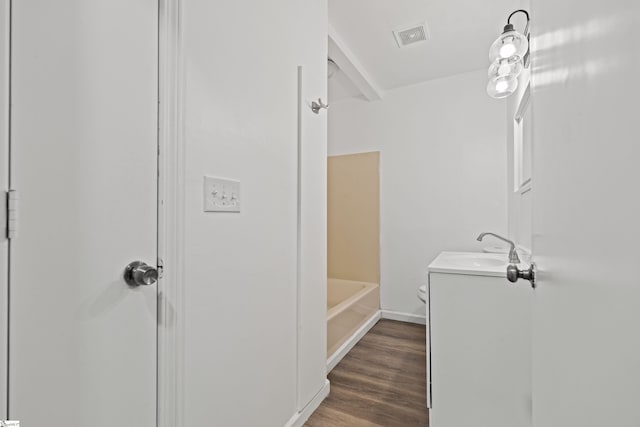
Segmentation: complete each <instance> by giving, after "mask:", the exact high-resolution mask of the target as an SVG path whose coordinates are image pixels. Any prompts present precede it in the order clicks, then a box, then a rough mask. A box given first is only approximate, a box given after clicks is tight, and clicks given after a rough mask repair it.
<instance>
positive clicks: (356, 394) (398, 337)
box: [305, 320, 429, 427]
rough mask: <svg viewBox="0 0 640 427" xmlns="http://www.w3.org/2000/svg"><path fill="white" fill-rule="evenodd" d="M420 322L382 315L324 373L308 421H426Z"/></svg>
mask: <svg viewBox="0 0 640 427" xmlns="http://www.w3.org/2000/svg"><path fill="white" fill-rule="evenodd" d="M425 357H426V355H425V327H424V326H421V325H414V324H410V323H403V322H395V321H393V320H381V321H380V322H378V324H377V325H376V326H374V327H373V329H372V330H371V331H370V332H369V333H368V334H367V335H366V336H365V337H364V338H362V340H361V341H360V342H359V343H358V344H357V345H356V346H355V347H354V348H353V350H351V352H350V353H349V354H348V355H347V356H346V357H345V358H344V359H342V361H341V362H340V363H339V364H338V366H336V367H335V368H334V369H333V371H331V373H330V374H329V381H330V382H331V394H330V395H329V397H328V398H327V399H326V400H325V401H324V402H322V405H320V407H319V408H318V410H317V411H316V412H315V413H314V414H313V415H312V416H311V418H310V419H309V421H307V423H306V424H305V426H308V427H343V426H344V427H360V426H382V427H413V426H428V425H429V415H428V412H427V406H426V372H425V370H426V363H425Z"/></svg>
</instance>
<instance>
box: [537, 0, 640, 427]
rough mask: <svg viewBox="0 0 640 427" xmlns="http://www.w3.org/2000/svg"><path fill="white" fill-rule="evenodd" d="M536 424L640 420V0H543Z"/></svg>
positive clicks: (563, 426) (584, 425)
mask: <svg viewBox="0 0 640 427" xmlns="http://www.w3.org/2000/svg"><path fill="white" fill-rule="evenodd" d="M531 16H532V25H533V37H534V40H533V58H532V61H533V77H532V78H533V80H532V96H533V139H534V145H533V150H534V154H533V156H534V157H533V159H534V162H533V168H534V169H533V176H534V180H535V187H534V203H533V250H534V254H535V260H536V262H537V264H538V267H539V274H538V278H539V279H538V287H537V289H536V290H535V296H534V298H535V301H534V321H533V335H534V337H533V419H534V425H535V426H536V427H574V426H575V427H578V426H579V427H602V426H611V427H614V426H615V427H632V426H633V427H637V426H639V425H640V409H639V408H640V403H639V402H640V333H639V331H640V277H639V276H638V274H637V270H638V265H640V189H639V188H638V187H639V186H640V136H639V134H638V120H639V113H640V109H639V108H638V102H639V100H640V81H639V79H638V76H640V37H639V36H638V28H639V26H640V2H638V1H636V0H609V1H606V2H605V1H599V0H589V1H585V0H563V1H557V0H533V1H532V15H531Z"/></svg>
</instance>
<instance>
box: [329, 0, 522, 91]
mask: <svg viewBox="0 0 640 427" xmlns="http://www.w3.org/2000/svg"><path fill="white" fill-rule="evenodd" d="M520 3H521V0H329V24H330V26H331V27H333V30H334V31H335V33H336V34H337V35H339V36H340V38H341V39H342V41H343V42H344V44H345V45H346V46H348V48H349V50H350V51H351V53H352V54H353V55H355V56H356V57H357V61H358V62H359V63H360V64H361V65H362V67H363V68H364V69H365V70H366V72H367V74H368V76H369V78H370V79H371V80H373V83H374V85H376V86H377V87H378V88H379V89H380V90H381V91H383V92H384V91H386V90H390V89H395V88H398V87H401V86H407V85H412V84H416V83H420V82H423V81H426V80H431V79H435V78H438V77H444V76H449V75H453V74H458V73H463V72H466V71H472V70H477V69H481V68H488V67H489V59H488V51H489V46H491V43H492V42H493V41H494V40H495V39H496V37H497V36H498V35H499V34H500V32H501V31H502V27H503V26H504V25H505V23H506V20H507V16H508V15H509V13H511V12H512V11H514V10H516V9H518V8H519V5H520ZM425 21H426V23H427V28H428V32H429V37H430V39H429V40H428V41H427V42H424V43H417V44H415V45H409V46H407V47H405V48H399V47H398V44H397V43H396V41H395V39H394V36H393V33H392V31H393V30H396V29H402V28H406V27H408V26H412V25H417V24H421V23H424V22H425ZM512 22H514V23H515V24H516V28H520V27H523V26H524V24H523V23H522V21H516V20H515V18H514V21H512ZM340 74H342V73H337V74H336V76H335V77H334V78H332V79H331V80H330V83H329V91H330V97H331V98H333V100H336V99H340V98H345V97H352V96H354V93H355V94H357V89H355V87H353V85H351V84H350V82H349V81H348V79H346V80H347V81H344V80H345V76H340ZM354 90H355V91H354Z"/></svg>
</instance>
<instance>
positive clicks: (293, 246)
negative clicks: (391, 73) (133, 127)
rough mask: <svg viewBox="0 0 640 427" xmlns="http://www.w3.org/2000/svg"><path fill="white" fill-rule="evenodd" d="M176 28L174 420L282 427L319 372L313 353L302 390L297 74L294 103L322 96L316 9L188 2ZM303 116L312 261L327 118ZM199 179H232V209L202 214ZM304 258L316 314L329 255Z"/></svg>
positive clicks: (286, 1) (321, 243)
mask: <svg viewBox="0 0 640 427" xmlns="http://www.w3.org/2000/svg"><path fill="white" fill-rule="evenodd" d="M183 19H184V21H183V31H184V55H185V61H186V64H185V66H186V111H185V121H186V142H185V143H186V165H185V166H186V180H185V182H186V206H185V209H186V236H185V247H186V248H187V249H186V285H185V305H186V307H185V309H186V319H185V322H186V337H185V378H184V387H185V396H184V401H185V418H186V423H185V425H186V426H205V425H216V426H218V425H219V426H265V427H269V426H283V425H284V424H285V423H287V422H288V421H289V420H290V419H291V418H292V416H293V415H294V414H295V413H296V412H297V409H298V407H300V406H304V403H306V402H298V401H297V396H305V395H307V394H308V390H309V389H312V388H313V387H314V386H315V388H316V389H318V388H319V387H321V386H322V385H323V384H324V375H325V372H326V370H325V365H324V363H325V360H324V353H321V356H320V357H319V359H317V360H320V364H318V363H316V365H318V366H315V365H314V366H312V367H308V368H307V370H305V373H306V372H313V373H314V375H313V378H307V376H306V377H305V380H308V381H311V382H312V383H313V384H311V385H308V384H307V383H303V384H298V380H297V363H298V361H297V360H296V355H297V353H298V351H299V350H300V349H298V342H297V338H296V337H297V333H298V331H297V321H298V319H299V317H298V313H297V307H298V304H299V302H298V296H299V294H298V293H297V283H296V282H297V280H296V276H297V269H296V265H297V261H296V260H297V228H296V224H297V178H296V177H297V164H298V163H297V122H298V120H297V115H298V114H297V111H298V110H297V97H298V90H297V86H298V83H297V67H298V65H303V66H304V67H305V70H307V72H306V73H305V76H306V79H307V81H308V82H307V84H306V85H305V89H304V90H305V91H307V92H308V93H305V94H304V97H305V98H306V99H309V100H310V99H317V98H318V97H322V98H324V99H326V55H327V52H326V43H327V42H326V40H327V34H326V20H327V11H326V0H304V1H299V0H276V1H270V2H264V1H260V0H241V1H233V2H212V1H208V0H185V1H184V18H183ZM311 70H313V71H311ZM314 82H315V83H314ZM304 120H307V122H308V121H309V120H317V122H310V123H313V124H314V126H316V127H317V129H318V132H316V133H315V135H316V137H315V139H313V141H311V142H310V141H307V142H308V143H309V144H311V145H312V148H309V147H308V148H309V149H308V150H307V151H306V153H307V154H309V153H311V154H313V155H314V157H306V158H304V168H305V169H304V170H305V171H313V174H312V175H309V174H307V175H305V176H306V177H307V178H308V179H307V180H306V181H305V180H304V178H303V182H304V183H305V190H306V191H305V193H304V196H305V203H306V204H305V205H304V206H303V208H304V207H305V206H306V207H307V208H309V207H310V206H315V208H314V212H316V213H315V214H313V215H310V216H308V217H304V216H303V233H305V230H306V237H305V235H304V234H303V237H305V239H306V241H310V242H311V243H314V244H315V247H316V248H318V249H317V250H316V251H320V253H322V251H323V248H324V247H326V232H325V227H324V225H323V224H322V222H323V221H324V218H325V213H324V212H325V211H326V201H325V200H326V194H325V188H326V175H325V173H326V172H324V171H325V165H326V163H325V162H326V138H325V135H326V134H325V131H324V130H322V129H323V126H324V123H325V122H324V120H325V118H324V117H323V116H316V115H313V119H311V118H309V117H305V118H304ZM318 123H320V124H318ZM305 135H306V133H304V132H303V138H304V137H305ZM305 155H306V154H305ZM314 159H315V161H314ZM305 173H306V172H305ZM203 175H212V176H221V177H227V178H232V179H237V180H240V181H241V206H242V212H241V213H240V214H232V213H222V214H221V213H204V212H203V211H202V180H203ZM311 177H314V178H311ZM303 215H304V212H303ZM318 222H320V223H318ZM309 230H316V231H315V234H313V232H309ZM305 253H308V252H304V253H303V256H304V255H305ZM302 261H303V264H304V265H305V268H306V269H304V270H303V271H302V276H303V277H306V276H305V274H311V273H309V272H310V271H316V272H319V273H318V275H319V276H318V277H314V278H313V279H314V280H313V283H312V284H310V285H309V286H313V285H314V284H315V287H313V289H311V290H310V291H312V292H314V295H319V297H317V298H316V299H315V300H314V301H315V304H316V305H317V306H318V307H320V308H319V311H320V312H321V313H324V312H325V310H326V306H325V300H324V299H323V296H324V298H325V299H326V259H325V257H323V256H316V257H315V258H313V259H310V258H309V257H307V258H303V260H302ZM305 272H306V273H305ZM305 283H308V282H305ZM304 285H305V284H303V286H304ZM303 290H304V289H303ZM308 291H309V289H308ZM308 293H309V292H307V293H305V295H307V294H308ZM303 303H304V300H303V301H302V302H300V304H301V306H303V305H304V304H303ZM313 308H314V309H316V308H317V307H315V306H314V307H313ZM325 328H326V318H325V316H324V315H323V316H322V319H321V322H320V323H317V324H311V325H309V324H307V325H306V327H305V333H306V336H305V339H306V340H307V341H306V342H307V345H309V346H314V345H315V346H316V347H317V348H320V349H324V347H325V342H324V340H325V336H324V331H325ZM312 341H313V342H312ZM302 350H304V349H302ZM323 351H324V350H323ZM301 353H304V352H303V351H301ZM310 363H313V362H310ZM305 366H308V363H307V365H305ZM298 387H300V388H301V390H300V392H299V393H298ZM302 389H304V390H302Z"/></svg>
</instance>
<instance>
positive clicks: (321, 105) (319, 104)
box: [311, 98, 329, 114]
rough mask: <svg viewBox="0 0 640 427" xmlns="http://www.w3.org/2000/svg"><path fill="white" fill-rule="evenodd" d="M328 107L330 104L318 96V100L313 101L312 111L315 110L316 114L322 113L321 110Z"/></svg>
mask: <svg viewBox="0 0 640 427" xmlns="http://www.w3.org/2000/svg"><path fill="white" fill-rule="evenodd" d="M327 108H329V104H325V103H323V102H322V99H320V98H318V102H316V101H313V102H312V103H311V111H313V112H314V113H316V114H318V113H320V110H326V109H327Z"/></svg>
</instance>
